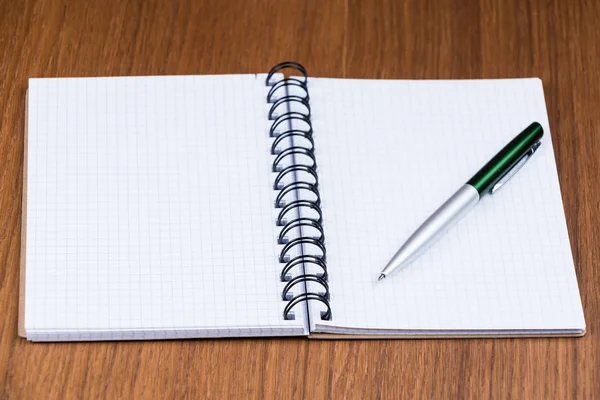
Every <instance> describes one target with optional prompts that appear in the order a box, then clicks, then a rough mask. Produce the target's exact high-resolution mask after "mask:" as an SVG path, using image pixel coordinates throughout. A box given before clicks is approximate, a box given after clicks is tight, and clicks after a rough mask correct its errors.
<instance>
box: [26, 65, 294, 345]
mask: <svg viewBox="0 0 600 400" xmlns="http://www.w3.org/2000/svg"><path fill="white" fill-rule="evenodd" d="M265 90H266V89H265V86H264V77H261V76H255V75H236V76H231V75H230V76H170V77H167V76H162V77H128V78H77V79H32V80H30V83H29V104H28V107H29V120H28V135H29V139H28V159H29V162H28V175H27V196H28V199H27V237H26V240H27V241H26V243H27V246H26V296H25V297H26V300H25V310H26V311H25V329H26V332H27V336H28V338H30V339H32V340H95V339H151V338H179V337H203V336H255V335H256V336H258V335H260V336H266V335H270V336H273V335H294V334H303V333H305V328H304V327H303V320H304V319H303V318H298V319H297V320H296V321H284V320H283V317H282V313H283V307H284V305H285V303H284V302H283V301H282V300H281V298H280V292H281V286H282V284H281V283H280V282H279V279H278V276H279V271H280V269H281V265H280V264H279V263H278V261H277V255H278V253H279V249H278V246H277V244H276V235H277V232H276V227H275V224H274V218H275V217H274V213H275V209H274V207H273V203H274V198H275V197H274V196H275V194H276V193H275V192H274V191H273V190H272V184H273V176H272V173H271V169H270V168H271V167H270V159H269V157H268V154H269V153H268V150H269V146H270V143H269V142H270V139H269V137H268V127H269V125H270V121H268V120H267V114H266V110H267V109H268V108H267V104H266V100H265V93H266V92H265ZM299 312H301V310H299Z"/></svg>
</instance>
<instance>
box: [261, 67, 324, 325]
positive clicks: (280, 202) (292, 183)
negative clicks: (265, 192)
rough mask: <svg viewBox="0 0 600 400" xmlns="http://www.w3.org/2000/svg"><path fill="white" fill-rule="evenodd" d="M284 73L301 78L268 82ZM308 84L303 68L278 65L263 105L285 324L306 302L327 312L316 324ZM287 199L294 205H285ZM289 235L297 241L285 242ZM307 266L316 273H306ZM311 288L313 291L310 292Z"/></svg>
mask: <svg viewBox="0 0 600 400" xmlns="http://www.w3.org/2000/svg"><path fill="white" fill-rule="evenodd" d="M284 69H292V70H295V71H297V72H299V73H300V75H301V76H288V77H284V78H282V79H279V80H278V81H276V82H272V78H273V77H274V75H275V74H276V73H278V72H279V71H282V70H284ZM307 80H308V77H307V74H306V69H305V68H304V67H303V66H302V65H300V64H298V63H296V62H290V61H288V62H283V63H280V64H277V65H276V66H275V67H273V69H271V71H270V72H269V74H268V75H267V79H266V86H268V87H270V89H269V92H268V94H267V102H268V103H269V104H271V107H270V109H269V113H268V117H269V120H271V121H273V123H272V124H271V127H270V129H269V136H270V137H272V138H273V143H272V145H271V154H272V155H273V156H275V159H274V161H273V165H272V171H273V172H274V173H277V176H276V178H275V180H274V182H273V189H274V190H276V191H278V193H277V196H276V199H275V208H277V209H280V211H279V214H278V216H277V219H276V225H277V226H279V227H281V231H280V233H279V236H278V237H277V239H276V240H277V243H278V244H280V245H282V246H283V247H282V249H281V252H280V254H279V257H278V259H279V262H280V263H282V264H284V266H283V268H282V269H281V274H280V279H281V281H282V282H285V283H286V285H285V287H284V288H283V292H282V294H281V298H282V301H286V302H287V304H286V305H285V307H284V311H283V318H284V319H286V320H287V319H294V313H293V308H294V307H295V306H296V305H298V304H301V303H304V302H309V301H317V302H320V303H322V304H324V305H325V308H326V311H322V312H321V319H323V320H330V319H331V305H330V304H329V298H330V293H329V284H328V274H327V264H326V249H325V231H324V229H323V213H322V211H321V197H320V195H319V179H318V174H317V160H316V157H315V154H314V140H313V137H312V135H313V129H312V123H311V108H310V102H309V99H310V97H309V94H308V86H307ZM298 125H299V126H300V127H298ZM290 196H293V200H291V201H286V198H288V197H290ZM305 213H307V215H305ZM311 214H312V215H311ZM303 229H304V230H307V231H309V233H315V235H310V234H307V233H306V232H304V231H303ZM294 232H295V233H297V235H296V237H294V238H293V239H291V240H290V239H288V235H290V234H292V233H294ZM292 254H293V255H292ZM309 267H310V268H313V269H314V268H316V269H317V271H318V272H314V273H313V272H307V271H308V269H309ZM298 268H300V269H301V272H300V273H296V274H295V275H294V274H293V273H292V272H293V271H294V270H296V271H297V270H298ZM310 284H313V286H312V288H313V290H312V291H310V290H309V285H310ZM315 285H316V287H317V288H318V290H314V288H315ZM299 286H301V287H303V288H302V289H301V292H300V293H298V294H296V295H294V292H293V289H295V288H297V287H299Z"/></svg>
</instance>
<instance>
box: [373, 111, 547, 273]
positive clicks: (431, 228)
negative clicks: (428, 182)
mask: <svg viewBox="0 0 600 400" xmlns="http://www.w3.org/2000/svg"><path fill="white" fill-rule="evenodd" d="M543 135H544V130H543V129H542V126H541V125H540V124H539V123H537V122H534V123H532V124H531V125H529V126H528V127H527V128H525V130H524V131H523V132H521V133H520V134H519V135H517V137H515V138H514V139H513V140H511V141H510V143H508V144H507V145H506V146H505V147H504V148H503V149H502V150H500V152H499V153H498V154H496V155H495V156H494V158H492V159H491V160H490V161H489V162H488V163H487V164H486V165H485V166H484V167H483V168H481V169H480V170H479V172H477V173H476V174H475V175H474V176H473V177H472V178H471V179H469V181H468V182H467V183H466V184H464V185H463V186H462V187H461V188H460V189H458V191H457V192H456V193H454V194H453V195H452V196H451V197H450V198H449V199H448V200H446V202H445V203H444V204H442V205H441V206H440V207H439V208H438V209H437V210H436V211H435V212H434V213H433V214H431V216H430V217H429V218H427V220H425V222H423V224H421V226H419V228H417V230H416V231H415V232H414V233H413V234H412V235H411V236H410V237H409V238H408V239H407V240H406V242H404V244H403V245H402V247H400V249H399V250H398V251H397V252H396V254H395V255H394V257H392V259H391V260H390V262H388V263H387V265H386V266H385V268H384V269H383V270H382V271H381V275H379V280H382V279H383V278H385V277H386V276H388V275H389V274H391V273H392V272H393V271H395V270H397V269H400V268H403V267H405V266H407V265H408V264H410V263H411V262H412V261H414V260H415V259H416V258H417V257H418V256H419V255H421V253H423V252H424V251H425V250H426V249H427V248H429V247H430V246H431V245H432V244H433V243H434V242H435V241H436V240H437V239H439V238H440V237H441V236H442V235H443V234H444V233H445V232H446V231H447V230H448V229H449V228H450V227H452V225H454V224H455V223H456V222H458V221H459V220H460V219H461V217H463V216H464V215H465V214H466V213H467V212H468V211H469V210H470V209H471V208H473V207H474V206H475V205H476V204H477V203H478V202H479V200H480V199H481V198H482V197H483V196H484V195H486V194H488V193H490V194H494V193H496V192H497V191H498V190H500V188H501V187H502V186H503V185H504V184H505V183H506V182H507V181H508V180H509V179H510V178H512V177H513V176H514V175H515V174H516V172H517V171H518V170H519V169H520V168H521V167H522V166H523V165H524V164H525V163H526V162H527V160H529V158H530V157H531V156H532V155H533V153H535V151H536V150H537V149H538V147H540V144H541V142H540V139H541V138H542V136H543Z"/></svg>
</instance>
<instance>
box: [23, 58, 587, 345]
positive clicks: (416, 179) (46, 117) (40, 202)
mask: <svg viewBox="0 0 600 400" xmlns="http://www.w3.org/2000/svg"><path fill="white" fill-rule="evenodd" d="M286 65H288V66H289V64H284V65H283V66H282V65H280V66H278V67H276V68H274V70H272V71H271V74H269V75H268V76H267V74H264V75H263V74H259V75H223V76H153V77H115V78H72V79H63V78H61V79H31V80H30V81H29V90H28V101H27V104H28V116H27V124H26V127H27V132H26V146H25V148H26V154H25V155H26V157H25V159H26V161H25V168H24V171H25V185H24V196H23V235H22V243H23V252H22V263H21V264H22V265H21V269H22V271H21V272H22V279H21V308H20V317H21V318H20V319H21V321H20V334H21V335H22V336H26V337H27V338H28V339H30V340H36V341H59V340H118V339H162V338H191V337H231V336H281V335H286V336H292V335H309V336H311V337H398V338H401V337H430V336H433V337H447V336H454V335H457V336H519V335H524V336H536V335H544V336H545V335H548V336H550V335H582V334H583V333H584V331H585V322H584V317H583V311H582V306H581V301H580V297H579V291H578V287H577V280H576V276H575V269H574V266H573V260H572V255H571V250H570V246H569V238H568V235H567V229H566V224H565V218H564V213H563V206H562V201H561V194H560V188H559V182H558V177H557V171H556V165H555V160H554V154H553V149H552V142H551V136H550V130H549V126H548V119H547V115H546V109H545V103H544V95H543V90H542V83H541V81H540V80H539V79H510V80H464V81H411V80H397V81H390V80H351V79H328V78H309V79H308V80H305V78H304V77H303V76H301V75H295V76H289V77H288V78H284V75H282V74H281V72H283V70H282V68H281V67H284V66H286ZM291 66H292V67H294V68H296V69H299V70H300V71H301V72H303V69H302V68H300V67H299V66H297V65H294V64H292V65H291ZM309 94H310V96H309ZM532 121H538V122H540V123H541V124H542V126H543V128H544V130H545V135H544V138H543V139H542V146H541V147H540V149H539V150H538V151H537V153H536V154H535V156H534V157H533V158H532V160H531V161H529V163H528V165H527V166H526V167H525V168H523V169H522V170H521V171H520V172H519V173H518V174H517V175H516V176H515V177H514V178H513V179H512V180H511V181H510V183H509V184H508V185H507V186H506V188H504V189H503V190H502V191H501V192H500V194H498V195H497V196H494V197H487V198H485V199H484V200H483V201H482V203H481V204H480V205H479V206H477V207H476V208H475V209H474V210H473V211H472V212H471V213H469V214H468V215H467V216H466V217H465V218H464V219H463V220H462V221H461V222H460V223H459V224H458V225H457V226H455V227H454V228H453V229H452V230H451V231H449V232H448V234H447V235H445V236H444V237H443V238H442V239H441V240H440V241H439V242H438V243H437V244H436V245H435V246H433V247H432V248H431V249H430V250H429V251H427V252H426V253H425V254H424V255H422V256H421V257H420V258H419V259H417V261H415V262H414V263H413V264H412V265H411V266H409V267H408V268H406V269H404V270H402V271H401V272H398V273H396V274H393V275H391V276H389V277H388V278H387V279H385V280H384V281H382V282H377V277H378V275H379V272H380V270H381V268H382V267H383V266H384V265H385V263H386V262H387V261H388V260H389V259H390V257H391V256H392V255H393V254H394V253H395V251H396V250H397V249H398V247H399V246H400V244H401V243H402V241H403V240H405V239H406V237H407V236H408V235H409V234H410V233H411V232H412V231H413V230H414V229H415V228H416V227H417V226H418V225H419V223H420V222H422V221H423V220H424V219H425V218H426V217H427V216H428V215H429V214H430V213H431V212H432V211H433V210H434V209H435V208H436V207H437V206H438V205H439V204H441V202H442V201H443V200H445V199H446V198H447V197H448V196H449V195H450V194H452V193H453V191H454V190H456V189H457V188H458V187H460V185H461V184H463V183H464V182H465V181H466V179H468V178H469V177H470V176H471V175H472V174H473V173H474V172H476V171H477V170H478V169H479V167H481V166H482V165H483V164H484V163H485V162H486V161H487V160H489V158H491V156H493V155H494V154H495V153H496V152H497V151H498V150H499V149H501V148H502V147H503V146H504V145H505V144H506V143H507V142H508V141H509V140H510V139H512V138H513V137H514V136H516V135H517V134H518V133H519V132H520V131H521V130H522V129H523V128H525V127H526V126H528V125H529V124H530V123H531V122H532ZM321 216H322V217H321Z"/></svg>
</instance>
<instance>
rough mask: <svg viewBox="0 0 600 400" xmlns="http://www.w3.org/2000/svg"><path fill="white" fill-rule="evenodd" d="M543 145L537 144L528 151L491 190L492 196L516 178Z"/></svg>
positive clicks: (539, 142)
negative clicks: (511, 179)
mask: <svg viewBox="0 0 600 400" xmlns="http://www.w3.org/2000/svg"><path fill="white" fill-rule="evenodd" d="M541 144H542V142H541V141H538V142H535V143H534V144H533V146H531V148H530V149H529V150H528V151H527V153H525V154H524V155H523V157H521V159H520V160H519V161H517V163H516V164H515V165H514V166H513V167H512V168H511V169H509V170H508V171H507V172H506V174H504V176H503V177H502V178H500V180H499V181H498V182H496V184H495V185H494V186H492V188H491V189H490V194H495V193H496V192H497V191H498V190H500V189H501V188H502V186H504V185H505V184H506V182H508V181H509V180H510V178H512V177H513V176H515V174H516V173H517V172H518V171H519V170H520V169H521V168H522V167H523V165H525V163H526V162H527V161H529V159H530V158H531V156H532V155H533V153H535V151H536V150H537V149H538V148H539V147H540V146H541Z"/></svg>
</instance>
